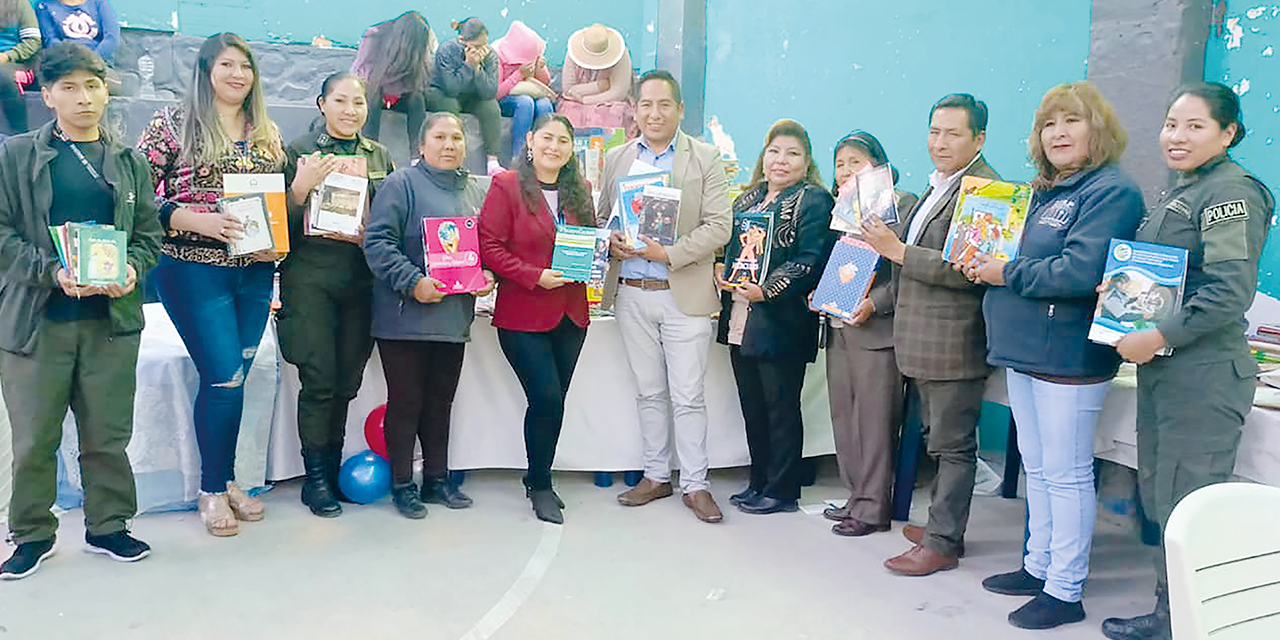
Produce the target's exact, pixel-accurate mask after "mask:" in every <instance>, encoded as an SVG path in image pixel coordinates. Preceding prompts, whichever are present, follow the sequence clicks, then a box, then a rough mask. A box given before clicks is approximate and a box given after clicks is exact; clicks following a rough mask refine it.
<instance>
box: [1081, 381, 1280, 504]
mask: <svg viewBox="0 0 1280 640" xmlns="http://www.w3.org/2000/svg"><path fill="white" fill-rule="evenodd" d="M1137 417H1138V389H1137V379H1136V377H1135V375H1134V369H1133V368H1132V367H1124V368H1122V369H1121V370H1120V375H1119V376H1117V377H1116V380H1115V382H1113V383H1112V385H1111V391H1110V392H1109V393H1108V394H1107V399H1106V401H1105V402H1104V403H1103V405H1102V417H1101V418H1099V420H1098V429H1097V432H1096V433H1095V435H1094V438H1093V445H1094V455H1096V456H1097V457H1099V458H1102V459H1103V460H1109V461H1111V462H1115V463H1116V464H1122V465H1124V466H1126V467H1129V468H1131V469H1136V468H1138V431H1137ZM1235 473H1236V475H1238V476H1240V477H1242V478H1247V479H1249V480H1253V481H1254V482H1261V483H1263V484H1269V485H1272V486H1276V487H1280V411H1277V410H1275V409H1268V408H1264V407H1257V406H1255V407H1253V410H1252V411H1250V412H1249V415H1248V416H1246V417H1245V421H1244V431H1243V432H1242V433H1241V436H1240V450H1239V452H1238V453H1237V454H1236V470H1235Z"/></svg>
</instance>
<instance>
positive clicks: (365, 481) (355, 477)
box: [338, 450, 391, 504]
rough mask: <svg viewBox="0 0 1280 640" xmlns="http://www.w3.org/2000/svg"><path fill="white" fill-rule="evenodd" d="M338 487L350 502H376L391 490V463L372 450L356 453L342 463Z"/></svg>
mask: <svg viewBox="0 0 1280 640" xmlns="http://www.w3.org/2000/svg"><path fill="white" fill-rule="evenodd" d="M338 487H339V488H341V489H342V493H343V495H345V496H347V498H348V499H350V500H351V501H352V502H356V503H359V504H369V503H370V502H377V501H378V500H381V499H382V498H383V496H385V495H387V494H388V493H390V492H391V465H389V464H387V461H386V460H385V459H383V457H382V456H380V455H378V454H376V453H374V452H372V451H367V450H366V451H362V452H360V453H357V454H355V455H354V456H351V457H350V458H347V461H346V462H344V463H342V469H341V470H339V472H338Z"/></svg>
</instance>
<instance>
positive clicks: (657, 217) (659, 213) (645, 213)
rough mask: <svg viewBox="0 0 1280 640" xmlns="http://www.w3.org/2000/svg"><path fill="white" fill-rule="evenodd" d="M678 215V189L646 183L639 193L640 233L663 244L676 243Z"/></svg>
mask: <svg viewBox="0 0 1280 640" xmlns="http://www.w3.org/2000/svg"><path fill="white" fill-rule="evenodd" d="M679 215H680V190H679V189H675V188H672V187H660V186H658V185H652V184H651V185H648V186H646V187H645V188H644V191H642V192H641V193H640V235H641V236H644V237H647V238H651V239H653V240H654V241H656V242H657V243H658V244H660V245H663V246H667V247H669V246H671V245H673V244H675V243H676V218H677V217H678V216H679Z"/></svg>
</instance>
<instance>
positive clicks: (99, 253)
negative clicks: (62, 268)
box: [76, 225, 129, 286]
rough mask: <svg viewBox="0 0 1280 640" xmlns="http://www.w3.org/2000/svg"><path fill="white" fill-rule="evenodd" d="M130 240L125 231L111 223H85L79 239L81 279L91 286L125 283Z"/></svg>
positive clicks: (77, 246)
mask: <svg viewBox="0 0 1280 640" xmlns="http://www.w3.org/2000/svg"><path fill="white" fill-rule="evenodd" d="M128 243H129V240H128V238H127V237H126V236H125V233H124V232H123V231H116V230H115V229H114V228H112V227H109V226H99V225H81V226H80V228H79V233H78V235H77V240H76V250H77V253H79V259H78V260H77V263H78V265H77V266H78V268H79V277H78V280H79V283H80V284H83V285H90V286H106V285H110V284H124V281H125V252H126V247H127V246H128Z"/></svg>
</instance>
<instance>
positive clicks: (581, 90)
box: [558, 24, 635, 128]
mask: <svg viewBox="0 0 1280 640" xmlns="http://www.w3.org/2000/svg"><path fill="white" fill-rule="evenodd" d="M632 75H633V74H632V70H631V54H629V53H627V46H626V44H625V43H624V42H623V41H622V34H620V33H618V32H617V30H615V29H610V28H609V27H606V26H604V25H599V24H593V25H591V26H590V27H587V28H585V29H582V30H579V31H577V32H575V33H574V34H573V35H571V36H569V50H568V55H566V56H565V60H564V73H563V75H562V77H561V80H560V89H561V96H560V97H561V99H560V105H559V107H558V110H559V112H560V113H562V114H564V116H565V117H567V118H569V121H570V122H572V123H573V126H574V127H577V128H583V127H604V128H618V127H627V126H629V125H630V124H631V121H632V113H633V112H634V110H635V107H634V105H633V104H632V103H631V99H630V97H631V81H632Z"/></svg>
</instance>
